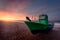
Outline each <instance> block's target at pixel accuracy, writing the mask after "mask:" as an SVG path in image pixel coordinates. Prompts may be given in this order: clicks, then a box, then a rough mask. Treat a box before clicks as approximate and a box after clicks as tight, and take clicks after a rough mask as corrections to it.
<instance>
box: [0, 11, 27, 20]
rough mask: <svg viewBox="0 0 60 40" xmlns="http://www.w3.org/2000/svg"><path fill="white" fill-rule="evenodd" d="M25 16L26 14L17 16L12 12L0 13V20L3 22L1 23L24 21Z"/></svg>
mask: <svg viewBox="0 0 60 40" xmlns="http://www.w3.org/2000/svg"><path fill="white" fill-rule="evenodd" d="M26 15H27V14H22V13H20V14H18V13H14V12H6V11H5V12H4V11H1V12H0V20H3V21H15V20H26V19H25V17H26Z"/></svg>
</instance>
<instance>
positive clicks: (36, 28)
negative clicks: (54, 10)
mask: <svg viewBox="0 0 60 40" xmlns="http://www.w3.org/2000/svg"><path fill="white" fill-rule="evenodd" d="M26 19H27V20H29V21H25V23H26V25H27V26H28V28H29V29H30V31H31V32H32V33H38V32H46V31H49V30H51V29H52V28H53V25H51V24H49V23H48V15H45V14H43V15H40V16H39V19H38V22H32V21H31V20H30V19H29V17H26Z"/></svg>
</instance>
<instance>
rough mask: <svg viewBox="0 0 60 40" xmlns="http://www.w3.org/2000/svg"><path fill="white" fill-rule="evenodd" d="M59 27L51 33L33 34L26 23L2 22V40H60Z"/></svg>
mask: <svg viewBox="0 0 60 40" xmlns="http://www.w3.org/2000/svg"><path fill="white" fill-rule="evenodd" d="M59 27H60V26H58V27H57V26H56V27H54V28H53V30H52V31H51V32H49V33H37V34H32V33H31V32H30V30H29V28H28V26H27V25H26V24H25V23H21V22H3V21H0V40H60V28H59ZM55 29H56V30H55Z"/></svg>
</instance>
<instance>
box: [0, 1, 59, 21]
mask: <svg viewBox="0 0 60 40" xmlns="http://www.w3.org/2000/svg"><path fill="white" fill-rule="evenodd" d="M40 14H47V15H48V18H49V20H50V21H53V20H56V21H59V20H60V0H0V19H2V20H3V19H4V20H6V19H7V20H13V19H15V20H26V19H25V17H26V16H29V17H32V16H33V17H35V18H38V16H39V15H40Z"/></svg>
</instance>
